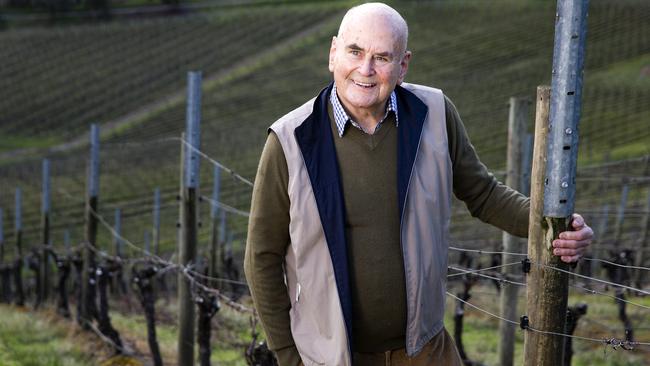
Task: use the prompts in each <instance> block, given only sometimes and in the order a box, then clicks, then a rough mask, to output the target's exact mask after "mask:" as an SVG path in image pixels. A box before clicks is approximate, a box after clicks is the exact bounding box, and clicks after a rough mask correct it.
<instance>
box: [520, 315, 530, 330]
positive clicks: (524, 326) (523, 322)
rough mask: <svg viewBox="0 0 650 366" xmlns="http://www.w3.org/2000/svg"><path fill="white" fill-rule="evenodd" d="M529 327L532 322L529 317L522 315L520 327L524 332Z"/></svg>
mask: <svg viewBox="0 0 650 366" xmlns="http://www.w3.org/2000/svg"><path fill="white" fill-rule="evenodd" d="M529 326H530V322H529V321H528V316H527V315H522V316H521V318H519V327H520V328H521V329H523V330H526V329H528V327H529Z"/></svg>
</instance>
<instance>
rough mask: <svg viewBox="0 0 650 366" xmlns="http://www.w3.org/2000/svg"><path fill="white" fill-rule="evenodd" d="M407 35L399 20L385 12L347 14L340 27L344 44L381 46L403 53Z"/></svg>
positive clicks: (340, 37) (340, 38)
mask: <svg viewBox="0 0 650 366" xmlns="http://www.w3.org/2000/svg"><path fill="white" fill-rule="evenodd" d="M405 37H406V35H405V34H404V32H403V31H402V29H401V27H400V26H399V23H397V21H396V20H395V19H394V18H393V17H391V16H389V15H387V14H385V13H376V12H375V13H369V12H363V13H360V12H357V13H352V14H346V16H345V17H344V18H343V21H342V22H341V26H340V28H339V33H338V36H337V38H338V40H339V41H340V42H342V43H343V44H342V46H348V45H350V44H353V43H354V44H357V45H360V46H362V47H366V46H371V45H372V46H375V47H376V46H379V48H382V49H383V51H390V52H395V53H401V52H404V51H405V50H406V39H405Z"/></svg>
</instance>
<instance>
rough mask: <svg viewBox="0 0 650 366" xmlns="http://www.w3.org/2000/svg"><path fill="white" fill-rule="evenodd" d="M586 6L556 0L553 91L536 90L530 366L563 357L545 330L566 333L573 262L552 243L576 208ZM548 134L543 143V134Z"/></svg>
mask: <svg viewBox="0 0 650 366" xmlns="http://www.w3.org/2000/svg"><path fill="white" fill-rule="evenodd" d="M587 7H588V0H558V3H557V13H556V22H555V47H554V52H553V76H552V81H551V90H550V91H548V89H545V88H540V89H538V98H537V101H538V103H537V108H538V110H537V118H536V123H535V133H536V135H537V134H539V136H536V138H535V142H536V144H535V145H536V146H535V154H536V155H535V157H534V158H533V179H532V182H533V183H532V187H535V188H534V189H533V188H532V187H531V192H532V193H533V194H532V200H531V214H530V227H529V245H528V255H529V258H530V261H531V262H532V263H534V264H535V265H534V266H533V268H531V271H530V275H529V277H528V288H527V289H528V291H527V305H528V317H529V324H530V325H529V328H533V329H534V330H537V331H533V330H530V329H529V330H528V331H527V332H526V337H525V341H524V365H526V366H533V365H535V366H556V365H560V364H562V360H563V349H564V345H565V342H564V337H563V336H559V335H554V334H550V333H542V332H553V333H560V334H564V333H565V323H566V310H567V300H568V275H567V273H566V272H561V271H560V270H563V271H568V270H569V265H568V264H566V263H564V262H562V261H561V260H560V257H558V256H555V255H554V254H553V244H552V243H553V240H554V239H556V238H557V237H558V235H559V233H561V232H563V231H567V230H570V227H571V224H570V220H571V215H572V214H573V209H574V197H575V176H576V174H575V173H576V165H577V164H576V163H577V156H578V122H579V120H580V110H581V96H582V74H583V64H584V48H585V38H586V29H587V22H586V20H587ZM549 94H550V98H549V97H548V95H549ZM549 99H550V102H549V104H550V105H549V107H548V115H545V114H546V113H545V110H546V106H545V103H546V102H547V100H549ZM546 120H548V125H547V126H545V123H544V122H545V121H546ZM546 134H547V136H548V141H547V142H546V143H545V142H544V141H543V140H541V138H542V137H545V136H544V135H546ZM538 138H539V139H538ZM538 144H539V145H542V144H543V145H544V146H545V147H546V149H544V150H546V151H543V149H542V148H541V146H537V145H538ZM544 161H546V164H544ZM544 165H545V166H544ZM542 166H543V169H542ZM542 189H543V195H542V192H541V190H542ZM542 197H543V198H542ZM540 206H541V207H540ZM540 209H541V210H540ZM558 269H559V270H558ZM538 331H541V332H538Z"/></svg>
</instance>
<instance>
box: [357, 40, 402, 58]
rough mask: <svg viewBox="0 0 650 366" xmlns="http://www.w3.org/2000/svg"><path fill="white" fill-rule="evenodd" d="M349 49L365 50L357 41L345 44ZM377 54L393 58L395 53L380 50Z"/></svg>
mask: <svg viewBox="0 0 650 366" xmlns="http://www.w3.org/2000/svg"><path fill="white" fill-rule="evenodd" d="M345 48H347V49H351V50H355V51H365V50H364V49H363V47H361V46H359V45H358V44H356V43H352V44H350V45H347V46H345ZM375 56H381V57H388V58H393V53H392V52H388V51H385V52H378V53H376V54H375Z"/></svg>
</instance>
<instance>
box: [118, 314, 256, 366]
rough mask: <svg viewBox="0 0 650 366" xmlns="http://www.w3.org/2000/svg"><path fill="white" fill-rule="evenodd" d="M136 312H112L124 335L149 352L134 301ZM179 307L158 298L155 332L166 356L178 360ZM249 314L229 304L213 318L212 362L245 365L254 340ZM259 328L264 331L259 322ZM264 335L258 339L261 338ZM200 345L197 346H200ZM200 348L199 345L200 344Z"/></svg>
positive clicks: (144, 351)
mask: <svg viewBox="0 0 650 366" xmlns="http://www.w3.org/2000/svg"><path fill="white" fill-rule="evenodd" d="M135 310H136V312H137V313H136V314H121V313H118V312H113V313H111V319H112V321H113V325H114V327H115V328H116V329H117V330H118V331H119V332H120V334H121V335H122V336H123V337H126V338H129V339H133V340H136V341H135V342H136V346H137V347H138V349H139V351H140V352H142V353H144V354H149V346H148V344H147V343H146V342H147V341H146V340H147V333H146V331H147V329H146V323H145V318H144V314H142V311H141V308H140V307H139V304H135ZM177 311H178V310H177V307H176V304H175V303H173V302H172V303H170V304H168V303H166V302H165V301H158V302H157V304H156V312H157V313H156V314H157V319H158V322H157V324H156V335H157V338H158V344H159V347H160V350H161V353H162V357H163V360H164V361H166V362H174V361H175V360H176V350H177V345H178V338H177V337H178V333H177V326H176V323H175V321H176V319H177V316H176V314H177ZM162 313H164V314H165V315H164V316H163V318H167V319H170V320H171V321H172V323H170V322H169V321H167V322H165V321H160V319H161V314H162ZM249 319H250V318H249V316H248V315H246V314H241V313H238V312H236V311H233V310H231V309H230V308H228V307H227V306H225V305H224V306H222V307H221V309H220V310H219V312H218V313H217V314H216V315H215V317H214V318H213V320H212V336H211V340H212V356H211V360H212V362H213V364H218V365H231V366H245V365H246V362H245V360H244V352H245V349H246V347H247V346H248V344H250V341H251V334H250V323H249ZM257 331H258V332H261V328H260V326H259V325H258V326H257ZM262 339H263V337H261V338H259V339H258V340H262ZM197 347H198V346H197ZM197 350H198V348H197Z"/></svg>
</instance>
